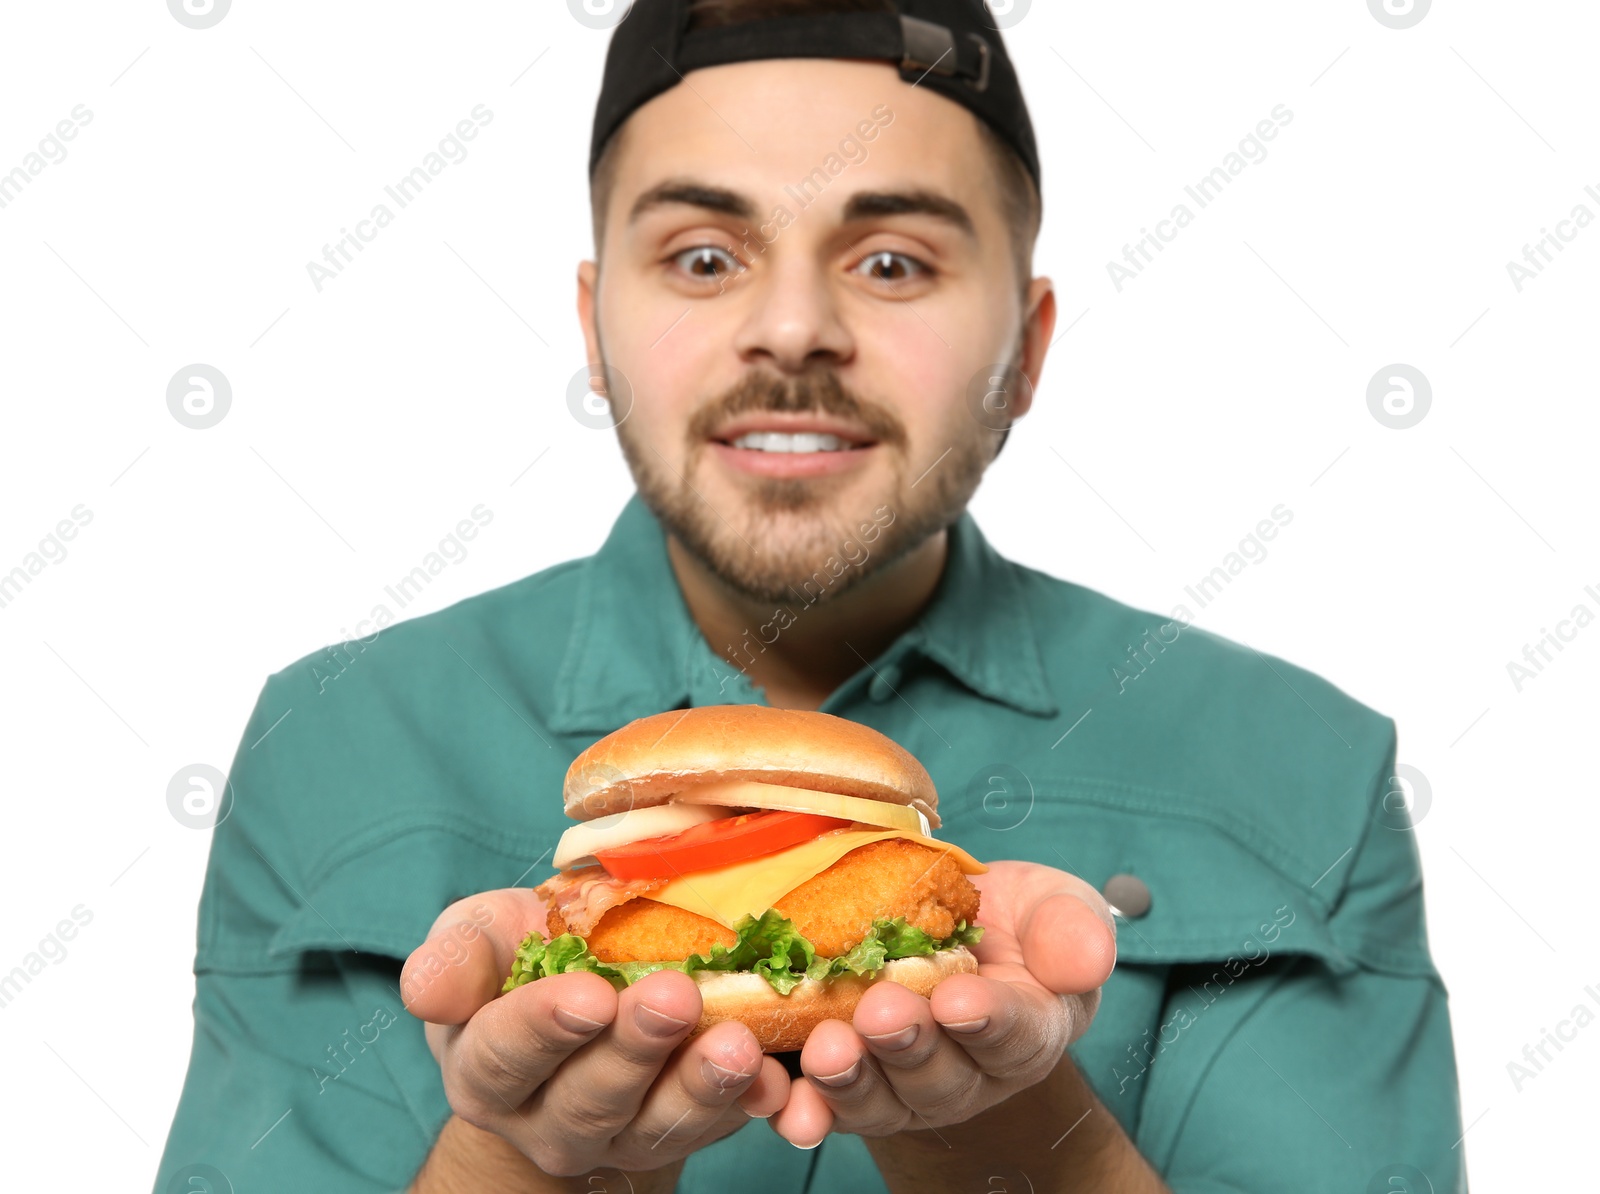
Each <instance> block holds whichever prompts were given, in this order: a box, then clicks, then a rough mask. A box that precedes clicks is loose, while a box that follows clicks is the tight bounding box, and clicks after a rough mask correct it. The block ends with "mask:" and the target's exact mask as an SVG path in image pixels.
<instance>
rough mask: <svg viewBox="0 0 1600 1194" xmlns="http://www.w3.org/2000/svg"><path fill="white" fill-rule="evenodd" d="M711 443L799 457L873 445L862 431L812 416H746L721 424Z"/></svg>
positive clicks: (832, 420)
mask: <svg viewBox="0 0 1600 1194" xmlns="http://www.w3.org/2000/svg"><path fill="white" fill-rule="evenodd" d="M711 440H712V442H713V443H719V444H723V445H724V446H726V447H730V448H738V449H740V450H742V451H747V452H771V453H787V454H790V455H803V454H810V453H816V452H855V451H860V450H862V449H865V448H871V447H873V446H874V445H876V444H877V442H878V441H877V440H876V439H874V438H873V437H872V435H871V434H869V433H868V432H867V431H866V430H865V429H864V428H861V427H858V426H855V425H853V424H851V423H847V422H844V421H843V420H840V419H829V418H823V417H819V416H815V415H782V414H757V415H746V416H743V417H741V418H737V419H734V420H733V421H731V422H729V423H727V424H725V425H724V426H723V427H722V429H721V430H720V431H718V432H717V433H716V434H715V435H713V436H712V437H711Z"/></svg>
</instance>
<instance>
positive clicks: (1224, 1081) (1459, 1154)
mask: <svg viewBox="0 0 1600 1194" xmlns="http://www.w3.org/2000/svg"><path fill="white" fill-rule="evenodd" d="M1393 774H1394V753H1393V741H1392V738H1391V743H1390V748H1389V754H1388V758H1387V760H1386V762H1385V764H1384V766H1383V768H1382V769H1381V773H1380V776H1379V778H1378V780H1377V781H1376V783H1375V784H1374V786H1373V789H1372V793H1371V797H1372V798H1371V801H1370V803H1369V811H1370V813H1371V814H1372V815H1370V816H1369V817H1368V818H1367V819H1366V822H1365V824H1364V825H1363V827H1362V830H1361V835H1360V838H1359V840H1358V841H1357V842H1356V843H1355V844H1353V845H1352V847H1351V850H1350V855H1349V857H1348V858H1347V859H1346V860H1345V862H1346V868H1345V875H1346V879H1345V881H1344V883H1343V884H1342V885H1341V886H1340V887H1339V888H1337V889H1336V890H1337V891H1338V895H1337V897H1336V898H1334V900H1333V903H1332V907H1331V909H1330V911H1329V915H1328V922H1327V923H1328V928H1329V932H1330V935H1331V937H1332V939H1333V940H1334V941H1335V942H1336V943H1337V945H1338V948H1339V951H1340V952H1342V954H1343V957H1344V959H1347V960H1348V962H1353V963H1354V965H1353V966H1352V965H1349V964H1348V962H1347V963H1345V964H1341V965H1331V964H1330V962H1329V959H1328V958H1326V957H1319V956H1317V955H1315V954H1289V953H1285V954H1283V955H1282V956H1280V957H1276V958H1274V959H1272V961H1271V963H1270V964H1269V965H1267V966H1264V967H1262V968H1261V970H1260V971H1259V972H1258V973H1256V974H1255V975H1253V976H1252V977H1251V978H1250V980H1249V981H1247V982H1246V983H1243V984H1240V985H1239V986H1238V987H1236V988H1234V989H1231V990H1228V991H1226V992H1224V993H1223V994H1221V995H1219V996H1217V997H1216V1001H1215V1003H1214V1004H1209V1005H1206V1006H1205V1007H1203V1009H1190V1008H1188V1007H1186V1004H1187V1003H1189V1002H1192V1001H1193V1000H1194V998H1195V988H1194V987H1193V986H1192V985H1190V984H1185V983H1174V984H1173V988H1174V992H1173V993H1171V994H1169V1004H1168V1007H1169V1012H1168V1013H1167V1014H1164V1015H1163V1021H1164V1022H1175V1023H1176V1024H1178V1025H1180V1026H1181V1027H1182V1029H1183V1030H1184V1031H1185V1032H1188V1033H1192V1034H1193V1036H1192V1037H1191V1038H1190V1039H1188V1040H1187V1041H1185V1044H1184V1052H1185V1053H1187V1054H1188V1056H1189V1057H1190V1058H1194V1059H1198V1060H1197V1063H1195V1064H1186V1065H1185V1066H1184V1067H1183V1068H1182V1071H1181V1072H1180V1073H1178V1074H1169V1075H1160V1074H1159V1070H1160V1068H1161V1067H1160V1063H1159V1061H1158V1062H1157V1065H1156V1066H1155V1067H1153V1070H1152V1075H1151V1076H1152V1080H1153V1081H1152V1086H1151V1089H1150V1091H1149V1093H1148V1096H1147V1107H1148V1106H1149V1102H1148V1100H1156V1101H1158V1102H1159V1101H1160V1100H1162V1099H1166V1100H1171V1105H1172V1106H1175V1107H1177V1108H1179V1109H1178V1110H1177V1111H1176V1112H1175V1114H1174V1115H1173V1116H1172V1117H1170V1119H1175V1120H1176V1123H1175V1124H1171V1123H1169V1130H1167V1131H1163V1132H1162V1133H1161V1134H1162V1136H1163V1137H1164V1140H1163V1143H1162V1152H1163V1153H1164V1155H1162V1156H1159V1157H1152V1158H1151V1159H1152V1161H1153V1162H1155V1163H1156V1164H1157V1165H1158V1166H1159V1168H1160V1170H1161V1172H1162V1173H1163V1174H1164V1175H1165V1177H1166V1180H1167V1182H1168V1184H1169V1185H1170V1186H1171V1188H1172V1189H1173V1191H1174V1192H1175V1194H1221V1192H1222V1191H1230V1192H1234V1194H1268V1192H1270V1191H1281V1190H1291V1189H1292V1190H1296V1191H1302V1192H1305V1194H1314V1192H1316V1191H1329V1192H1330V1194H1332V1192H1334V1191H1342V1192H1348V1191H1362V1190H1368V1189H1372V1190H1383V1191H1410V1192H1413V1194H1457V1192H1460V1191H1465V1190H1466V1188H1467V1186H1466V1170H1465V1163H1464V1158H1463V1149H1464V1148H1465V1144H1464V1142H1463V1141H1462V1129H1461V1109H1460V1103H1459V1096H1458V1088H1457V1077H1456V1062H1455V1051H1454V1046H1453V1043H1452V1039H1451V1031H1450V1015H1449V1007H1448V997H1447V993H1446V989H1445V986H1444V983H1443V982H1442V980H1441V979H1440V977H1439V975H1438V973H1437V971H1436V970H1435V969H1434V967H1433V964H1432V962H1431V960H1430V959H1429V956H1428V952H1427V940H1426V929H1425V922H1424V912H1423V902H1422V875H1421V867H1420V861H1419V859H1418V855H1417V850H1416V844H1415V841H1414V834H1413V830H1412V826H1411V823H1410V820H1409V817H1407V816H1397V815H1396V813H1395V812H1394V811H1393V809H1392V801H1390V807H1389V808H1387V809H1386V807H1385V805H1384V803H1383V802H1384V801H1385V800H1386V799H1388V798H1389V797H1390V783H1391V781H1390V778H1389V777H1390V776H1392V775H1393ZM1338 873H1339V872H1338V869H1336V870H1335V872H1334V875H1330V876H1329V879H1330V880H1331V879H1333V878H1335V877H1336V876H1337V874H1338ZM1186 1012H1187V1013H1189V1014H1187V1015H1186ZM1162 1077H1167V1078H1169V1079H1172V1081H1168V1082H1167V1083H1164V1084H1160V1085H1158V1083H1160V1079H1161V1078H1162ZM1162 1085H1164V1086H1165V1089H1164V1090H1163V1089H1162ZM1162 1118H1169V1117H1162ZM1147 1155H1149V1154H1147Z"/></svg>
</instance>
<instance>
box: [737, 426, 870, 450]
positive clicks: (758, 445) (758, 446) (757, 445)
mask: <svg viewBox="0 0 1600 1194" xmlns="http://www.w3.org/2000/svg"><path fill="white" fill-rule="evenodd" d="M733 446H734V447H736V448H753V449H754V450H755V451H757V452H838V451H841V450H844V449H847V448H848V447H849V446H850V445H849V444H847V443H845V441H844V440H842V439H840V438H839V437H838V436H837V435H818V434H816V433H815V432H810V431H802V432H799V433H796V434H787V433H785V432H782V431H751V432H748V433H746V434H745V435H741V436H740V437H739V438H738V439H736V440H734V441H733Z"/></svg>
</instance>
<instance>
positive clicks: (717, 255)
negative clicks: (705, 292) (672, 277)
mask: <svg viewBox="0 0 1600 1194" xmlns="http://www.w3.org/2000/svg"><path fill="white" fill-rule="evenodd" d="M672 263H673V265H675V266H676V267H677V268H678V269H680V270H682V271H683V272H684V273H686V274H688V275H689V276H690V277H691V278H694V279H695V280H697V281H702V282H720V281H723V280H724V279H726V278H729V277H732V276H733V275H735V274H739V273H743V272H744V266H743V265H742V264H741V263H740V261H739V259H738V258H737V257H735V256H734V255H733V254H732V253H730V252H728V250H726V249H719V248H717V247H716V246H715V245H696V246H695V247H694V248H692V249H685V250H683V252H681V253H677V254H675V255H674V256H673V258H672Z"/></svg>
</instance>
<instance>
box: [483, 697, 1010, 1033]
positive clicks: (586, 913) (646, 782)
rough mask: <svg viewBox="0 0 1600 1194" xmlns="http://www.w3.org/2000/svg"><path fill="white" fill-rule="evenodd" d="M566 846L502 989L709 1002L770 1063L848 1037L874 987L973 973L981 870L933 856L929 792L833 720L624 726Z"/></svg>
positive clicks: (598, 760) (574, 771)
mask: <svg viewBox="0 0 1600 1194" xmlns="http://www.w3.org/2000/svg"><path fill="white" fill-rule="evenodd" d="M562 796H563V801H564V805H565V810H566V813H567V815H568V816H570V817H573V818H574V819H576V820H577V821H579V822H580V823H579V824H577V825H574V826H573V827H572V828H570V829H568V830H567V831H566V833H564V834H563V835H562V837H561V841H560V843H559V844H558V845H557V847H556V851H555V855H554V857H553V859H552V861H553V863H554V864H555V865H556V866H557V867H559V868H561V869H560V871H559V873H557V874H556V875H555V876H554V877H553V878H551V879H549V880H547V881H545V882H544V883H541V884H539V885H538V886H537V887H536V888H534V891H535V893H536V894H538V895H539V896H541V897H543V898H544V900H545V901H546V906H547V907H546V929H547V931H548V935H547V936H541V935H539V934H538V933H530V934H529V935H528V937H527V938H526V939H525V940H524V941H523V942H522V944H521V946H519V948H518V949H517V952H516V960H515V963H514V965H513V968H512V972H511V975H510V977H509V978H507V979H506V982H505V985H504V988H503V990H504V991H506V992H509V991H511V990H514V989H515V988H517V987H519V986H522V985H523V984H525V983H529V982H534V981H537V980H538V979H541V978H547V977H550V976H553V975H556V974H568V973H572V972H574V971H582V970H587V971H590V972H591V973H594V974H598V975H600V976H601V977H602V978H605V979H607V980H608V981H609V982H611V984H612V985H613V986H615V987H617V988H618V989H619V990H620V989H621V988H623V987H626V986H627V985H628V984H630V983H634V982H637V981H639V979H641V978H643V977H644V976H645V975H647V974H651V973H653V972H654V971H657V970H669V969H670V970H679V971H682V972H683V973H685V974H687V975H689V976H690V977H691V978H693V979H694V980H695V981H696V983H697V984H698V985H699V988H700V997H701V1000H702V1006H703V1011H702V1014H701V1017H700V1023H699V1024H698V1025H697V1026H696V1028H695V1032H696V1033H698V1032H703V1031H704V1030H705V1029H707V1028H709V1027H711V1026H712V1025H713V1024H718V1023H721V1022H722V1021H725V1020H737V1021H739V1022H740V1023H743V1024H746V1025H748V1026H749V1027H750V1029H751V1031H752V1032H753V1033H754V1034H755V1036H756V1039H757V1040H758V1041H760V1042H761V1045H762V1048H763V1049H764V1050H765V1051H766V1052H768V1053H780V1052H786V1051H788V1050H793V1049H798V1048H799V1047H800V1046H801V1045H802V1044H803V1043H804V1042H805V1039H806V1037H807V1036H809V1035H810V1033H811V1030H812V1029H813V1028H814V1027H816V1025H818V1024H820V1023H821V1022H822V1021H823V1020H830V1019H833V1020H844V1021H846V1022H848V1021H849V1020H850V1018H851V1015H852V1013H853V1012H854V1010H855V1006H856V1004H857V1003H858V1002H859V1001H860V999H861V996H862V995H863V994H864V993H865V992H866V991H867V989H868V988H869V987H871V986H872V985H873V984H874V983H878V982H884V981H893V982H897V983H901V984H903V985H905V986H907V987H909V988H910V989H911V990H913V991H915V992H917V993H918V994H921V995H927V994H928V993H929V992H931V991H932V990H933V988H934V987H935V986H936V985H937V984H938V983H939V982H940V981H942V980H943V979H945V978H947V977H949V976H950V975H952V974H971V973H975V972H976V971H977V968H978V962H977V959H976V958H975V957H974V956H973V954H972V953H971V951H970V950H969V949H968V948H967V947H968V946H970V945H974V944H976V943H977V941H978V940H979V938H980V937H981V936H982V933H983V930H982V928H980V927H979V926H978V925H977V924H976V920H977V916H978V890H977V888H976V887H974V886H973V885H972V882H971V880H970V879H969V878H968V876H970V875H979V874H982V873H983V872H984V871H985V870H987V868H986V867H985V866H984V865H983V864H982V863H980V862H978V861H977V860H976V859H974V858H973V857H972V856H971V855H969V854H967V853H966V852H965V851H963V850H961V849H959V848H957V847H956V846H953V845H951V844H949V843H947V842H941V841H937V840H935V839H934V838H933V836H932V832H933V830H934V829H935V828H937V827H938V825H939V812H938V806H939V797H938V793H937V792H936V791H935V790H934V786H933V780H932V779H931V778H930V776H929V775H928V772H927V770H926V769H925V768H924V767H923V766H922V764H921V763H919V762H918V761H917V760H916V758H915V757H914V756H913V755H912V754H911V753H910V752H909V751H907V750H905V749H904V748H903V747H901V746H900V745H899V744H898V743H896V742H894V741H892V740H891V739H889V738H888V737H886V736H884V735H883V734H880V733H879V732H878V731H876V730H874V729H871V728H870V727H868V726H864V725H860V724H858V723H856V722H853V721H848V720H846V719H844V718H842V717H835V716H833V715H831V714H827V713H815V712H809V711H805V710H794V709H773V708H769V707H767V706H764V705H710V706H703V707H701V708H697V709H679V710H674V711H671V712H666V713H658V714H654V715H653V716H650V717H642V718H639V719H638V720H636V721H632V722H629V723H628V724H627V725H625V726H623V727H622V728H621V729H619V730H616V731H615V732H613V733H611V734H608V735H607V736H606V737H604V738H602V739H600V740H599V741H598V742H596V743H594V744H593V745H592V746H590V747H589V748H588V749H587V750H585V751H584V752H583V753H582V754H580V755H579V756H578V757H577V758H576V759H575V760H574V761H573V763H572V766H571V767H570V768H569V769H568V771H567V775H566V781H565V784H564V786H563V792H562Z"/></svg>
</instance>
